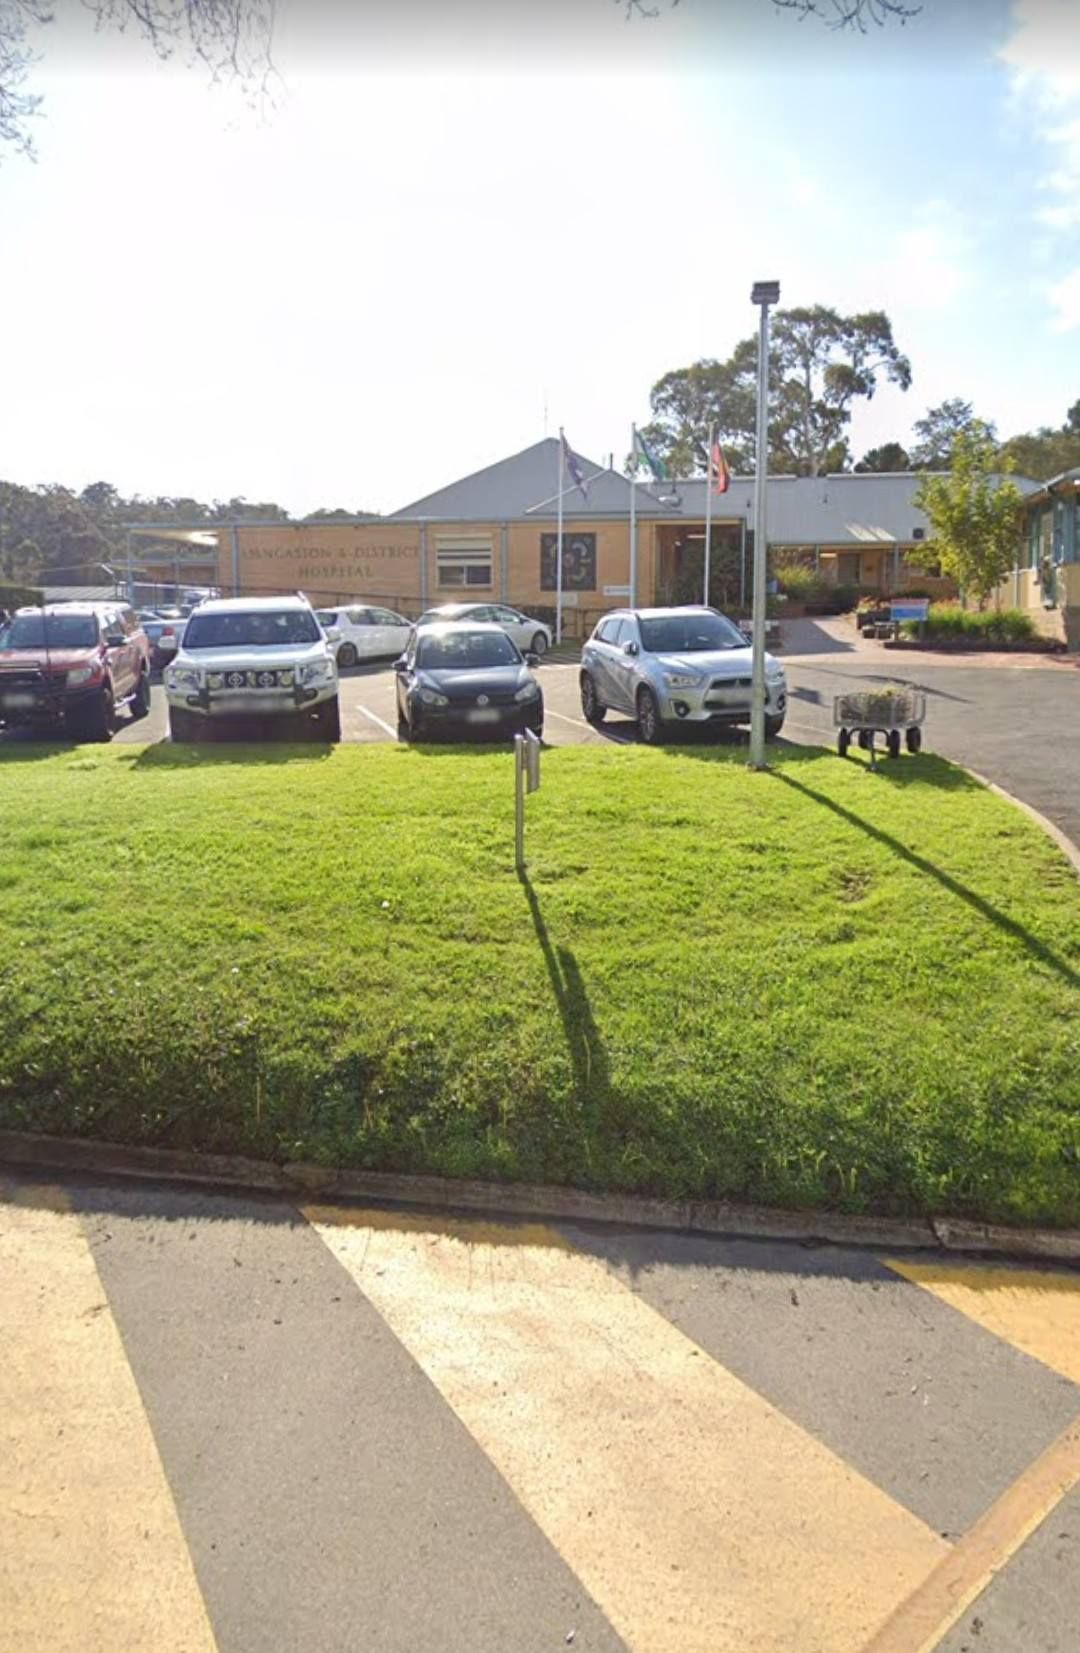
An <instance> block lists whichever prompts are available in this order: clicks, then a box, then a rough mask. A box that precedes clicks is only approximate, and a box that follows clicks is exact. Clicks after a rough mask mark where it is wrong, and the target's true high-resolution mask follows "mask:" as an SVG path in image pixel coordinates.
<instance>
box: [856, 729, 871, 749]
mask: <svg viewBox="0 0 1080 1653" xmlns="http://www.w3.org/2000/svg"><path fill="white" fill-rule="evenodd" d="M873 744H874V737H873V735H872V734H871V732H870V730H869V729H860V730H859V747H860V749H861V750H862V751H863V752H869V750H870V748H871V746H872V745H873Z"/></svg>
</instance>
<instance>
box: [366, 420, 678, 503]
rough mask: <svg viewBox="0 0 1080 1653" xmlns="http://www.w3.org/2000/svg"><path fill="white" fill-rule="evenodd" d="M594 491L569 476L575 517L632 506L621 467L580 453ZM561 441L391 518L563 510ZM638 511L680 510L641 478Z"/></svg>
mask: <svg viewBox="0 0 1080 1653" xmlns="http://www.w3.org/2000/svg"><path fill="white" fill-rule="evenodd" d="M578 457H579V459H580V460H581V468H582V473H583V475H584V476H585V479H586V481H587V482H588V487H589V494H588V498H587V499H583V498H582V496H581V491H580V490H579V489H578V488H575V487H574V486H573V481H572V478H571V477H570V476H569V475H567V476H566V477H565V479H564V483H563V487H564V490H569V491H568V492H564V495H563V511H564V513H565V514H566V515H567V516H573V517H574V518H575V520H580V518H582V517H622V516H627V515H628V514H629V511H630V483H629V481H628V480H627V478H626V477H625V476H623V475H621V473H620V472H619V471H611V470H608V469H607V468H606V467H605V466H600V465H597V464H596V463H595V462H594V461H593V460H591V459H586V458H585V456H584V455H583V454H579V455H578ZM558 489H559V440H558V437H555V436H548V437H545V438H544V440H543V441H542V442H535V443H534V444H533V446H532V447H531V448H525V449H523V451H522V452H521V453H515V454H511V456H510V458H509V459H500V460H499V461H498V462H497V463H496V464H494V465H486V466H485V467H484V469H483V470H482V471H474V473H473V474H472V476H465V477H462V479H461V481H460V482H451V483H450V484H449V486H448V487H446V488H439V489H437V490H436V492H435V493H433V494H425V495H424V497H423V499H414V500H413V502H412V504H411V505H403V506H402V507H401V509H400V510H398V511H392V512H391V513H390V520H391V521H393V520H395V519H400V518H411V519H412V520H414V521H415V520H416V519H417V518H423V517H427V518H429V519H430V520H432V521H434V522H512V521H515V520H517V519H520V518H522V517H535V518H536V519H538V520H547V519H548V518H551V519H554V518H555V517H556V516H557V515H558ZM637 511H638V515H639V516H642V517H655V516H672V515H674V514H677V513H675V512H673V511H672V510H671V508H670V507H667V506H665V505H663V504H662V503H661V502H660V501H659V500H658V499H657V498H655V496H654V495H653V494H652V492H651V491H650V490H649V488H647V487H646V486H645V485H644V483H639V485H638V493H637Z"/></svg>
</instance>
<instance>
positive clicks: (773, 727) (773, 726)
mask: <svg viewBox="0 0 1080 1653" xmlns="http://www.w3.org/2000/svg"><path fill="white" fill-rule="evenodd" d="M783 727H784V714H783V712H781V713H780V716H779V717H767V718H766V719H765V739H766V740H775V739H776V737H777V735H778V734H779V733H780V731H781V729H782V728H783Z"/></svg>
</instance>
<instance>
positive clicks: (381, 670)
mask: <svg viewBox="0 0 1080 1653" xmlns="http://www.w3.org/2000/svg"><path fill="white" fill-rule="evenodd" d="M785 637H786V640H787V641H786V645H785V647H784V649H783V651H782V656H781V657H782V658H783V659H784V661H785V664H786V666H787V671H788V682H789V691H790V704H789V710H788V719H787V722H786V724H785V726H784V737H783V738H784V739H786V740H791V741H795V742H798V743H801V744H804V745H806V744H812V745H816V744H824V745H831V744H832V742H833V739H834V731H833V724H832V703H833V696H834V695H835V694H837V693H839V692H841V691H842V690H843V689H844V688H846V687H849V686H851V685H852V684H853V683H855V682H856V681H858V682H864V683H866V684H868V685H874V684H881V683H885V682H892V683H896V682H910V683H913V684H915V685H916V686H918V687H921V688H924V689H925V690H926V693H927V699H928V710H927V722H926V727H925V731H924V736H925V743H926V747H927V749H928V750H931V751H936V752H940V753H942V754H943V755H944V756H945V757H948V758H952V759H954V760H955V761H957V762H959V763H964V764H967V765H968V767H969V768H972V769H974V770H976V771H977V772H978V773H979V774H982V775H985V776H986V778H987V779H988V780H992V781H995V782H996V783H997V784H998V785H999V786H1003V787H1005V788H1006V789H1007V790H1008V791H1010V792H1013V793H1015V794H1016V796H1017V797H1020V798H1023V799H1024V800H1025V802H1027V803H1029V804H1031V805H1032V806H1033V807H1034V808H1035V809H1038V810H1040V811H1041V812H1042V813H1043V814H1044V815H1046V816H1048V817H1049V819H1050V820H1052V821H1053V822H1054V823H1055V824H1056V825H1057V826H1059V827H1060V828H1061V829H1062V830H1063V831H1064V832H1065V833H1066V834H1067V835H1068V836H1069V837H1070V838H1071V839H1072V840H1073V842H1074V843H1080V668H1078V665H1077V663H1075V661H1074V662H1073V663H1068V664H1061V663H1058V662H1056V661H1052V660H1048V659H1047V658H1046V657H1041V656H1024V657H1019V658H1020V661H1021V662H1022V663H1013V661H1011V660H1010V661H1008V662H1007V663H1005V664H999V663H994V664H988V663H983V661H984V658H985V657H981V656H978V655H966V656H952V657H950V656H942V655H930V654H897V653H894V652H892V651H887V650H885V649H884V648H882V647H881V646H880V645H874V644H862V643H860V642H859V641H858V639H857V635H856V633H855V632H854V629H853V628H852V627H851V626H850V625H849V624H848V623H847V622H844V621H823V622H822V621H794V622H791V623H790V624H789V625H788V626H787V627H786V628H785ZM996 658H997V659H1000V657H996ZM539 675H540V680H541V682H542V684H543V688H544V698H545V708H546V724H545V740H546V741H547V742H548V744H550V745H552V746H571V745H582V744H585V745H591V746H604V745H608V744H612V743H618V742H622V741H634V740H636V739H637V727H636V725H635V724H634V723H633V722H631V721H630V720H628V719H626V718H621V717H616V716H610V717H609V718H608V720H607V722H606V723H605V724H604V725H603V727H602V728H601V729H599V730H596V729H592V728H590V726H589V725H588V724H587V723H586V722H585V720H584V718H583V717H582V715H581V704H580V700H579V696H578V667H577V665H576V664H575V663H573V662H564V663H555V662H549V663H546V664H544V665H543V666H542V667H541V668H540V671H539ZM341 705H342V729H343V734H344V738H345V739H346V740H347V741H384V740H395V739H396V738H397V737H396V732H395V729H396V710H395V691H394V674H393V671H392V670H391V668H390V666H389V665H388V664H387V665H377V666H366V667H364V666H361V667H357V668H355V669H354V670H352V671H349V672H346V673H344V674H343V677H342V688H341ZM167 727H168V724H167V716H166V709H165V704H164V695H163V693H162V691H161V688H160V686H157V687H155V689H154V693H153V705H152V710H151V714H150V717H149V718H148V719H146V720H144V721H143V722H142V723H136V724H128V723H126V724H125V725H124V727H123V729H122V730H121V732H120V734H119V735H118V736H117V738H118V739H119V740H121V741H146V740H150V741H153V740H162V739H164V738H166V734H167ZM719 738H721V739H726V740H736V741H737V740H745V738H746V737H745V734H743V733H740V732H735V731H733V732H730V733H725V734H723V735H721V736H720V737H719Z"/></svg>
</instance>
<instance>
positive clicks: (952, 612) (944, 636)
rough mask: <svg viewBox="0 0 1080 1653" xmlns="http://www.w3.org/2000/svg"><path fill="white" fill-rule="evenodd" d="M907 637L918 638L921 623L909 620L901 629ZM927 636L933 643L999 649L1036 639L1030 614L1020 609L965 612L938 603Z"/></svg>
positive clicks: (935, 605)
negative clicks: (961, 642) (985, 645)
mask: <svg viewBox="0 0 1080 1653" xmlns="http://www.w3.org/2000/svg"><path fill="white" fill-rule="evenodd" d="M900 630H901V634H902V635H903V636H905V637H918V635H919V623H918V621H915V620H905V621H904V623H903V625H902V626H901V628H900ZM923 635H924V636H925V637H926V638H927V639H928V640H929V641H931V642H935V641H936V642H946V641H955V640H959V639H966V640H967V641H968V642H972V643H993V644H996V645H997V646H998V647H1001V646H1003V645H1004V646H1007V645H1009V644H1016V643H1027V642H1029V641H1030V640H1031V639H1032V638H1033V637H1034V636H1035V625H1034V622H1033V621H1032V619H1031V616H1030V615H1029V614H1025V613H1024V612H1023V610H1022V609H1019V608H1001V609H986V610H983V611H981V612H980V611H979V610H977V609H967V608H961V607H960V606H959V604H957V603H934V604H933V605H932V607H931V609H930V616H929V619H928V620H927V621H926V624H925V628H924V630H923Z"/></svg>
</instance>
